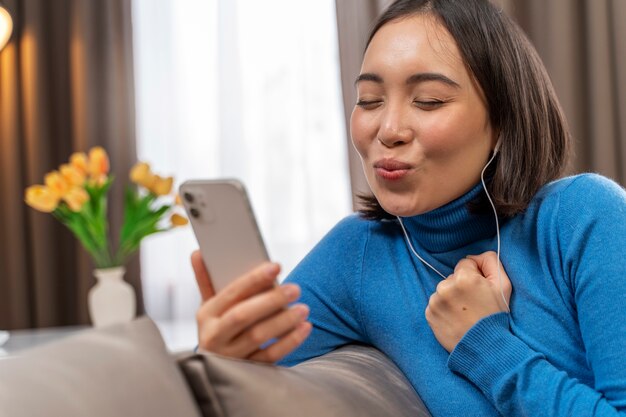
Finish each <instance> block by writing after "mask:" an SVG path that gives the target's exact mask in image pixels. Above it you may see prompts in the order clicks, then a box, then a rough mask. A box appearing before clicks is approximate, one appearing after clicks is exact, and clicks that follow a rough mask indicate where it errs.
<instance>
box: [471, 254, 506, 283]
mask: <svg viewBox="0 0 626 417" xmlns="http://www.w3.org/2000/svg"><path fill="white" fill-rule="evenodd" d="M467 258H468V259H469V260H472V261H473V262H474V263H475V264H476V266H477V267H478V269H480V271H481V272H482V274H483V276H485V277H487V278H491V277H494V276H496V275H498V255H497V254H496V253H495V252H493V251H488V252H484V253H481V254H480V255H470V256H468V257H467ZM500 271H501V272H502V269H501V270H500Z"/></svg>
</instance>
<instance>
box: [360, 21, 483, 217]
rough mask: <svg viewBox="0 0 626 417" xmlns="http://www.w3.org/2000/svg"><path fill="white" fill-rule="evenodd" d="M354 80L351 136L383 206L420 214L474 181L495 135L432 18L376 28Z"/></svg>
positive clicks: (460, 192) (449, 43)
mask: <svg viewBox="0 0 626 417" xmlns="http://www.w3.org/2000/svg"><path fill="white" fill-rule="evenodd" d="M356 85H357V94H358V101H357V104H356V106H355V107H354V110H353V112H352V118H351V121H350V129H351V132H352V141H353V143H354V146H355V147H356V149H357V151H358V152H359V154H360V155H361V159H362V162H363V169H364V170H365V175H366V177H367V181H368V183H369V185H370V187H371V189H372V191H373V193H374V195H375V196H376V198H377V199H378V202H379V203H380V205H381V206H382V207H383V208H384V209H385V210H386V211H387V212H389V213H390V214H393V215H398V216H412V215H416V214H422V213H426V212H428V211H430V210H433V209H435V208H437V207H440V206H442V205H444V204H446V203H448V202H450V201H452V200H454V199H456V198H458V197H460V196H461V195H463V194H464V193H466V192H467V191H469V190H470V189H471V188H472V187H473V186H474V185H475V184H476V183H477V182H478V180H479V179H480V172H481V171H482V168H483V167H484V166H485V164H486V163H487V160H488V157H489V154H490V151H491V150H492V149H493V147H494V146H495V135H494V132H493V130H492V127H491V124H490V122H489V114H488V113H487V108H486V104H485V100H484V98H483V96H482V92H481V91H480V88H479V86H478V84H477V83H476V82H475V81H474V79H473V78H472V77H471V75H470V74H469V72H468V70H467V68H466V67H465V64H464V63H463V60H462V58H461V54H460V52H459V50H458V48H457V46H456V43H455V41H454V39H453V38H452V36H451V35H450V33H449V32H448V31H447V30H446V29H445V28H444V27H443V26H442V25H441V24H440V23H439V22H438V21H437V19H436V18H434V17H433V16H430V15H422V14H419V15H415V16H411V17H408V18H402V19H399V20H395V21H392V22H389V23H387V24H385V25H384V26H383V27H381V28H380V29H379V30H378V32H377V33H376V34H375V35H374V38H373V39H372V41H371V43H370V45H369V46H368V48H367V51H366V52H365V57H364V59H363V65H362V67H361V74H360V75H359V77H358V79H357V83H356Z"/></svg>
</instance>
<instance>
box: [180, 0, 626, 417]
mask: <svg viewBox="0 0 626 417" xmlns="http://www.w3.org/2000/svg"><path fill="white" fill-rule="evenodd" d="M356 87H357V90H358V102H357V103H356V106H355V108H354V111H353V113H352V119H351V133H352V140H353V143H354V146H355V147H356V149H357V150H358V152H359V154H360V156H361V158H362V161H363V168H364V171H365V174H366V177H367V180H368V183H369V185H370V187H371V189H372V192H373V196H372V197H369V198H366V199H365V200H366V209H365V210H363V211H362V212H361V216H351V217H348V218H346V219H344V220H343V221H342V222H340V223H339V224H338V225H337V226H336V227H335V228H334V229H333V230H332V231H331V232H330V233H329V234H328V235H327V236H326V237H325V238H324V239H323V240H322V241H321V242H320V243H319V244H318V245H317V247H316V248H315V249H314V250H313V251H312V252H311V253H310V254H309V255H308V256H307V257H306V258H305V259H304V260H303V261H302V263H301V264H300V265H299V266H298V267H297V268H296V269H295V270H294V271H293V273H292V274H291V275H290V277H289V278H288V279H287V281H286V284H285V285H283V286H281V287H279V288H272V281H273V280H274V278H275V277H276V276H277V274H278V267H277V266H276V265H274V264H268V265H263V266H261V267H259V269H257V270H255V271H252V272H251V273H250V274H248V275H247V276H244V277H241V278H240V279H239V280H237V281H236V282H234V283H233V284H232V285H231V286H230V287H228V288H227V289H225V290H224V291H223V292H221V293H220V294H217V295H215V296H213V292H212V290H211V287H210V280H209V277H208V275H207V273H206V269H204V266H203V265H202V261H201V260H200V258H199V255H198V254H197V253H196V254H194V255H193V257H192V262H193V265H194V269H195V271H196V275H197V279H198V282H199V284H200V287H201V291H202V293H203V297H204V299H205V302H204V303H203V305H202V307H201V308H200V310H199V311H198V315H197V318H198V323H199V334H200V346H201V347H202V348H204V349H207V350H211V351H215V352H219V353H222V354H226V355H229V356H235V357H241V358H249V359H253V360H260V361H269V362H275V361H280V363H282V364H287V365H291V364H295V363H298V362H300V361H303V360H305V359H308V358H311V357H314V356H318V355H322V354H324V353H326V352H328V351H330V350H332V349H335V348H337V347H339V346H341V345H344V344H347V343H367V344H371V345H373V346H375V347H377V348H378V349H380V350H381V351H383V352H384V353H385V354H387V355H388V356H389V357H390V358H391V359H392V360H393V361H394V362H395V363H396V364H397V365H398V366H399V367H400V368H401V369H402V371H403V372H404V373H405V374H406V376H407V377H408V379H409V380H410V381H411V383H412V385H413V386H414V388H415V390H416V391H417V392H418V394H419V395H420V396H421V398H422V399H423V400H424V402H425V404H426V405H427V407H428V408H429V410H430V411H431V413H432V414H433V415H434V416H460V415H463V416H492V415H493V416H495V415H498V414H502V415H507V416H522V415H523V416H528V415H531V416H596V415H597V416H613V415H621V414H620V411H624V410H626V353H625V352H624V346H625V344H626V309H625V308H623V307H622V306H621V304H622V302H623V300H626V279H624V275H625V272H626V257H624V256H623V252H624V248H626V221H624V217H623V216H624V213H626V193H625V192H624V191H623V190H622V189H621V188H620V187H619V186H617V185H616V184H614V183H612V182H611V181H609V180H607V179H604V178H602V177H600V176H597V175H580V176H575V177H570V178H564V179H560V180H556V179H557V178H558V177H559V176H560V175H561V172H562V169H563V167H564V166H565V165H566V162H567V155H568V150H569V146H570V144H569V142H570V138H569V133H568V131H567V127H566V123H565V120H564V118H563V115H562V112H561V110H560V107H559V104H558V102H557V99H556V96H555V94H554V91H553V89H552V86H551V84H550V81H549V79H548V77H547V75H546V73H545V70H544V69H543V66H542V64H541V62H540V60H539V58H537V55H536V52H535V51H534V49H533V48H532V47H531V46H530V44H529V43H528V42H527V40H526V38H525V37H524V36H523V35H522V33H521V32H520V30H519V29H518V28H517V27H516V26H515V24H513V23H512V22H511V21H510V20H509V19H508V18H507V17H506V16H505V15H503V14H502V13H500V12H499V11H498V10H496V9H495V8H494V7H493V6H492V5H491V4H490V3H489V2H488V1H487V0H430V1H429V0H400V1H396V2H395V3H394V4H392V5H391V6H390V7H389V9H388V10H387V11H386V12H385V13H384V14H383V15H382V16H381V17H380V19H379V21H378V23H377V24H376V25H375V27H374V30H373V31H372V35H371V36H370V39H369V42H368V44H367V49H366V52H365V55H364V58H363V65H362V68H361V74H360V75H359V77H358V79H357V81H356ZM483 179H484V184H485V185H483ZM485 190H487V191H488V195H489V196H490V197H492V198H493V201H494V203H495V206H494V207H495V210H496V211H497V214H498V215H497V216H494V212H493V211H491V207H490V205H489V200H488V195H487V193H485ZM498 220H499V222H500V223H501V225H500V227H499V228H498V225H497V221H498ZM500 238H501V242H502V247H501V260H502V266H503V269H502V268H498V265H499V263H498V256H499V254H496V253H494V251H496V250H497V249H498V246H499V242H500ZM296 284H297V285H299V287H298V286H297V285H296ZM511 287H512V289H513V290H511ZM300 288H301V294H302V295H301V298H300V300H301V302H302V304H296V305H291V307H289V308H285V307H286V306H287V305H288V304H290V303H292V302H294V301H295V300H296V299H297V298H298V295H299V293H300ZM309 311H310V318H309V321H306V317H307V314H309ZM311 327H312V331H311ZM309 333H310V335H309ZM272 339H276V342H275V343H273V344H268V341H270V340H272Z"/></svg>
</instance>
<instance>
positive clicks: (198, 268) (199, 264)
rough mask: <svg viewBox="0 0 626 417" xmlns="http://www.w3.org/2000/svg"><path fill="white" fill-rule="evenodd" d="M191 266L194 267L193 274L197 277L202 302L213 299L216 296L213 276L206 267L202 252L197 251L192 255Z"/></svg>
mask: <svg viewBox="0 0 626 417" xmlns="http://www.w3.org/2000/svg"><path fill="white" fill-rule="evenodd" d="M191 266H192V267H193V272H194V274H195V276H196V281H197V282H198V288H199V289H200V295H201V296H202V301H203V302H204V301H206V300H208V299H209V298H211V297H213V296H214V295H215V291H214V290H213V284H212V283H211V276H210V275H209V271H208V270H207V269H206V266H205V265H204V261H203V260H202V255H201V254H200V251H198V250H195V251H193V253H192V254H191Z"/></svg>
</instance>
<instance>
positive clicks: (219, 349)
mask: <svg viewBox="0 0 626 417" xmlns="http://www.w3.org/2000/svg"><path fill="white" fill-rule="evenodd" d="M191 263H192V265H193V269H194V272H195V274H196V280H197V281H198V286H199V287H200V291H201V293H202V300H203V303H202V306H201V307H200V309H199V310H198V312H197V314H196V318H197V321H198V346H199V348H200V349H203V350H207V351H210V352H215V353H218V354H220V355H224V356H229V357H233V358H240V359H249V360H253V361H259V362H267V363H275V362H277V361H279V360H280V359H282V358H283V357H285V356H286V355H288V354H289V353H291V352H292V351H293V350H294V349H296V348H297V347H298V346H300V345H301V344H302V342H304V340H306V338H307V337H308V336H309V334H310V333H311V329H312V326H311V323H309V322H307V321H306V319H307V316H308V314H309V308H308V307H307V306H306V305H304V304H296V305H291V306H289V304H290V303H293V302H294V301H296V300H297V299H298V297H299V296H300V288H299V287H298V286H297V285H294V284H286V285H281V286H275V285H274V282H275V280H276V277H277V276H278V272H279V267H278V265H276V264H272V263H265V264H262V265H261V266H259V267H257V268H255V269H253V270H251V271H248V272H247V273H245V274H243V275H242V276H241V277H239V278H237V279H235V280H234V281H233V282H231V283H230V284H228V285H227V286H226V288H224V289H223V290H222V291H221V292H219V293H217V294H215V293H214V292H213V289H212V288H211V286H210V280H211V278H210V275H209V273H208V271H207V269H206V268H205V266H204V263H203V261H202V257H201V256H200V252H199V251H196V252H194V253H193V255H192V257H191ZM207 284H208V285H207ZM271 340H274V343H272V344H271V345H269V346H267V343H268V342H269V341H271Z"/></svg>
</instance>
